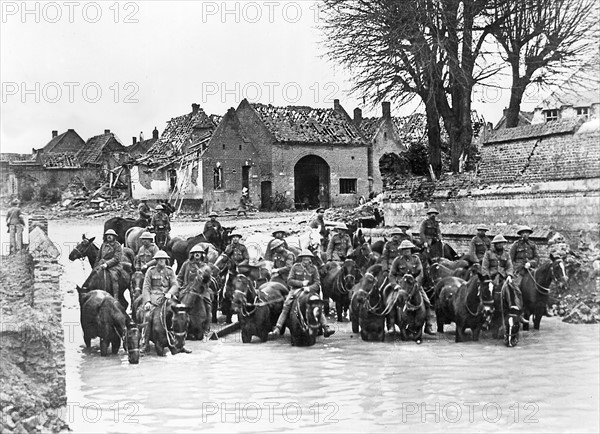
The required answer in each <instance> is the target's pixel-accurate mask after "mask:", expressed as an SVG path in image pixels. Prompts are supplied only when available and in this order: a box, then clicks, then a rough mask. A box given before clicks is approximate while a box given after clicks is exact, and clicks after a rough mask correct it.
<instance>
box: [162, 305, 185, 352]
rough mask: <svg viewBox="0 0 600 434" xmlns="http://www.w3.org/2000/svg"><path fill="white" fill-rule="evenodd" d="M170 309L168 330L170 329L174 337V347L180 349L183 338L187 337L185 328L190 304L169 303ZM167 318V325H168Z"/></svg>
mask: <svg viewBox="0 0 600 434" xmlns="http://www.w3.org/2000/svg"><path fill="white" fill-rule="evenodd" d="M170 310H171V312H172V316H171V321H170V322H171V324H170V326H171V327H170V330H171V331H172V334H173V337H174V339H175V345H174V346H175V348H176V349H178V350H181V349H182V348H183V347H184V345H185V338H186V337H187V328H188V323H189V319H190V318H189V312H190V310H191V307H190V306H186V305H185V304H183V303H171V304H170ZM168 322H169V321H168V319H167V327H168V325H169V324H168Z"/></svg>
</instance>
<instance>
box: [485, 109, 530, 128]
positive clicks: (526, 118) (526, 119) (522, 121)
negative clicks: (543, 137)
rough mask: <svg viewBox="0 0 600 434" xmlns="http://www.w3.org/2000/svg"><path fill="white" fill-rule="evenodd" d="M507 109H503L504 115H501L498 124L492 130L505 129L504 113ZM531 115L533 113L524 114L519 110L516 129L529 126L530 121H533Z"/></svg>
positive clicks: (524, 112)
mask: <svg viewBox="0 0 600 434" xmlns="http://www.w3.org/2000/svg"><path fill="white" fill-rule="evenodd" d="M507 110H508V109H504V113H503V115H502V117H501V118H500V120H499V121H498V123H497V124H496V126H495V127H494V130H499V129H502V128H506V112H507ZM533 113H534V112H526V111H523V110H521V111H520V112H519V121H518V123H517V127H524V126H527V125H531V121H532V120H533Z"/></svg>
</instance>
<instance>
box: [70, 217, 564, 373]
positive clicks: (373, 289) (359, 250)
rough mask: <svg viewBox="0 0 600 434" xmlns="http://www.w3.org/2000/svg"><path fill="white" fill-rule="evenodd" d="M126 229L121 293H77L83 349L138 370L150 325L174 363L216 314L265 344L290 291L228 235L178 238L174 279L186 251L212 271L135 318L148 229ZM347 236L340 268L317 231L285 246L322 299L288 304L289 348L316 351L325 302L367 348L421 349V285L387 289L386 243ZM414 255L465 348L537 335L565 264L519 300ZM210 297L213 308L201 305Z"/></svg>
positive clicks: (536, 275)
mask: <svg viewBox="0 0 600 434" xmlns="http://www.w3.org/2000/svg"><path fill="white" fill-rule="evenodd" d="M117 219H120V218H117ZM114 222H115V219H111V220H109V221H108V222H107V224H106V225H105V230H106V229H107V226H108V225H110V224H112V225H113V228H114V227H115V226H114ZM133 222H135V221H127V222H126V223H127V224H131V223H133ZM119 223H123V222H122V221H121V222H119ZM126 226H127V225H122V224H121V225H120V226H119V227H118V228H117V229H119V230H116V232H117V234H119V236H121V237H122V240H123V242H124V246H125V247H124V248H123V263H122V269H123V272H122V273H121V278H120V279H119V288H112V287H111V280H110V278H109V277H108V273H107V272H106V271H105V270H101V269H93V270H92V272H91V273H90V275H89V277H88V278H87V279H86V281H85V282H84V284H83V285H82V287H81V288H79V287H78V291H79V298H80V306H81V324H82V328H83V331H84V341H85V343H86V345H87V346H88V347H89V346H90V340H91V339H92V338H94V337H100V349H101V354H102V355H106V354H107V352H108V346H109V345H112V352H113V353H117V352H118V350H119V346H120V343H121V342H123V347H124V348H125V349H126V350H127V351H128V354H129V361H130V362H131V363H138V361H139V343H140V327H141V326H142V325H144V321H149V322H150V324H149V325H148V328H147V329H148V330H149V333H150V340H151V341H152V342H154V346H155V348H156V352H157V354H158V355H164V351H165V348H168V349H169V350H170V351H171V353H173V354H176V353H178V352H180V351H182V350H183V348H184V344H185V339H200V340H201V339H203V338H204V337H205V336H206V335H207V334H208V332H209V330H210V324H211V322H213V323H216V322H217V313H218V311H220V312H221V314H222V315H224V316H225V320H226V322H227V323H231V322H232V316H233V314H237V318H238V321H239V323H240V326H241V336H242V341H243V342H244V343H248V342H251V340H252V337H253V336H257V337H258V338H259V339H260V340H261V341H263V342H264V341H266V340H267V339H268V335H269V332H270V331H271V330H272V327H273V326H274V325H275V323H276V321H277V318H278V316H279V314H280V313H281V310H282V308H283V302H284V300H285V298H286V296H287V294H288V292H289V290H288V287H287V285H286V284H285V282H283V281H281V280H279V281H278V279H277V275H276V274H273V275H272V273H271V266H272V263H270V262H269V261H261V264H262V266H261V267H251V266H247V267H244V266H240V267H238V266H237V265H236V264H235V263H234V262H233V261H231V260H230V259H229V257H228V256H226V255H225V254H224V253H223V251H224V249H225V247H226V246H227V244H228V242H229V234H230V233H232V231H233V229H234V228H224V230H223V232H222V234H216V233H215V234H211V233H209V234H206V235H198V236H194V237H189V238H180V237H175V238H173V239H171V240H170V241H168V243H167V244H166V245H165V246H164V250H165V251H167V253H168V254H169V255H170V257H171V258H172V264H173V265H174V263H175V262H176V263H177V271H179V270H180V268H181V266H182V264H183V262H184V261H185V260H186V259H187V258H188V256H189V251H190V250H191V248H192V247H193V246H195V245H198V244H200V245H202V246H203V248H204V249H207V251H208V252H209V254H208V258H207V259H208V264H206V265H205V266H204V267H203V268H202V270H201V272H199V273H198V275H197V277H196V279H195V281H194V282H193V284H192V285H189V286H188V287H187V288H186V289H185V290H184V291H181V292H180V294H179V296H178V299H177V300H167V299H166V298H165V299H164V300H163V301H162V302H161V303H160V305H159V306H158V307H157V308H156V309H154V311H153V314H152V318H151V319H150V320H147V319H145V318H144V311H143V309H140V303H141V291H142V285H143V280H144V274H143V273H142V272H141V271H139V270H135V269H134V267H133V264H134V257H135V253H136V251H137V249H138V248H139V245H138V242H139V235H140V234H141V233H142V232H143V230H145V229H146V227H144V226H135V225H132V226H131V227H126ZM351 235H352V242H353V251H352V253H351V254H350V255H349V257H348V258H346V259H345V260H344V261H343V262H336V261H331V262H327V261H326V258H325V255H324V253H323V252H322V250H321V242H320V241H321V240H320V236H319V234H318V232H317V231H314V230H309V231H307V232H306V233H303V234H300V235H299V236H293V237H288V238H286V241H287V242H288V245H289V247H290V250H293V251H294V253H298V252H299V250H301V249H304V248H309V249H310V250H312V251H313V252H314V254H315V264H316V265H319V266H320V272H321V294H311V293H302V294H300V295H299V296H298V297H297V298H296V299H295V300H294V304H293V306H292V309H291V311H290V315H289V317H288V321H287V323H286V327H287V328H288V329H289V330H290V336H291V343H292V345H298V346H308V345H313V344H314V343H315V341H316V338H317V336H318V335H319V334H320V333H322V330H321V326H320V324H319V318H320V316H321V312H322V311H324V313H325V314H326V315H328V314H329V309H330V300H332V301H333V302H334V303H335V309H336V318H337V320H338V321H344V320H345V319H346V318H347V317H348V318H349V319H350V321H351V322H352V331H353V332H354V333H359V332H360V335H361V338H362V339H363V340H366V341H383V340H384V337H385V330H386V328H387V331H388V333H395V332H396V330H399V334H400V338H401V339H403V340H405V339H410V340H414V341H416V342H417V343H421V341H422V333H423V326H424V323H425V320H426V310H425V306H424V302H423V299H422V297H421V291H420V286H419V283H418V281H417V279H415V278H414V277H413V276H412V275H405V276H403V277H402V278H401V279H399V281H398V284H397V285H391V284H390V282H389V279H388V275H387V272H386V271H385V270H384V268H383V267H382V265H381V264H380V263H379V257H380V256H381V253H382V250H383V246H384V243H385V240H379V241H375V242H371V240H369V241H367V240H366V239H365V238H364V236H363V234H362V231H361V230H360V229H358V230H356V231H354V232H353V233H352V234H351ZM118 239H119V238H118ZM270 239H271V238H270V237H269V236H266V235H263V234H254V235H251V236H249V237H247V238H246V239H245V244H246V245H247V247H248V250H249V252H250V256H251V260H252V261H253V262H256V261H257V260H260V259H262V258H263V256H264V253H265V250H266V245H267V243H268V241H269V240H270ZM98 250H99V248H98V247H97V246H96V245H95V244H94V239H93V238H91V239H88V238H86V237H85V236H83V237H82V240H81V242H79V244H78V245H77V246H76V247H75V248H74V249H73V250H72V251H71V254H70V256H69V259H71V260H75V259H85V258H88V260H89V262H90V265H91V266H92V267H93V265H94V262H95V259H96V255H97V253H98ZM420 250H421V251H420V252H419V253H418V254H419V256H420V257H421V261H422V264H423V280H422V282H423V286H424V288H425V290H426V292H427V293H428V295H429V297H430V300H431V302H432V304H433V305H434V307H435V313H436V318H437V329H438V332H443V328H444V325H445V324H449V323H450V322H455V323H456V341H457V342H461V341H463V340H464V339H465V330H466V329H467V328H470V329H471V330H472V336H473V340H478V338H479V334H480V331H481V330H482V329H483V328H490V329H491V330H492V336H493V337H499V336H500V332H499V331H500V330H501V329H502V328H503V329H504V333H503V334H502V336H504V339H505V343H506V344H507V345H508V346H514V345H516V344H517V342H518V333H519V327H520V323H521V319H524V320H525V323H524V326H523V329H524V330H527V329H528V327H527V324H528V320H529V317H530V316H531V315H532V314H533V315H534V328H536V329H538V328H539V324H540V320H541V317H542V315H543V313H544V310H545V305H546V303H547V301H548V292H549V286H550V284H551V282H552V281H553V280H555V281H558V282H564V281H566V275H565V271H564V265H563V264H562V260H561V259H560V258H553V257H551V258H550V261H549V262H547V263H544V264H542V265H541V266H540V267H539V268H538V269H537V270H536V271H535V272H531V271H528V273H527V274H526V275H525V276H524V278H523V279H522V282H521V285H520V289H521V292H522V294H523V297H522V300H520V299H519V298H518V297H517V296H516V294H515V293H514V290H513V289H512V288H511V287H510V286H508V287H505V288H504V290H501V288H500V287H496V286H495V285H494V284H493V282H491V281H489V280H488V279H486V278H484V277H483V276H482V275H481V270H480V267H479V265H478V264H472V263H471V262H470V260H469V258H468V257H467V256H463V257H461V258H459V257H458V255H457V254H456V252H455V251H454V250H453V249H452V248H451V247H450V246H449V245H445V246H444V249H443V251H444V256H445V257H443V258H430V257H429V256H428V252H427V250H425V249H420ZM207 289H208V290H207ZM127 290H129V292H130V294H129V299H130V300H131V301H132V306H131V315H128V313H127V307H128V302H127V300H126V298H125V293H126V291H127ZM207 293H208V294H210V298H209V299H207V298H206V297H205V296H203V294H207ZM521 301H522V303H521ZM282 332H283V331H282Z"/></svg>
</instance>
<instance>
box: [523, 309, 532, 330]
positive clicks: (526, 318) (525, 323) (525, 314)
mask: <svg viewBox="0 0 600 434" xmlns="http://www.w3.org/2000/svg"><path fill="white" fill-rule="evenodd" d="M530 316H531V313H529V311H528V310H526V311H525V312H523V331H525V332H528V331H529V317H530Z"/></svg>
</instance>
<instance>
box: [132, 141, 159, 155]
mask: <svg viewBox="0 0 600 434" xmlns="http://www.w3.org/2000/svg"><path fill="white" fill-rule="evenodd" d="M157 140H158V139H155V138H151V139H148V140H140V141H138V142H136V143H135V145H131V146H128V147H127V153H128V154H129V155H130V156H131V157H132V158H135V157H139V156H140V155H143V154H145V153H146V152H148V150H149V149H150V148H151V147H152V145H154V143H156V141H157Z"/></svg>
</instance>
